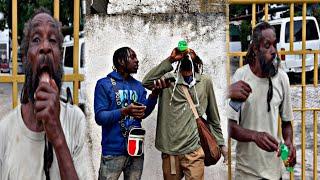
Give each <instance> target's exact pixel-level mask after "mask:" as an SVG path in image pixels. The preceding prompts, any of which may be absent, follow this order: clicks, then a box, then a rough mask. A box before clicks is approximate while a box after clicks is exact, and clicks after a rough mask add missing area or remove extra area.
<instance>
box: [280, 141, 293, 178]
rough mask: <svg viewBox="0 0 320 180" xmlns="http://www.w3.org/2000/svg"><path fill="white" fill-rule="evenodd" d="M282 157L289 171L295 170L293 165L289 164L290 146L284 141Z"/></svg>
mask: <svg viewBox="0 0 320 180" xmlns="http://www.w3.org/2000/svg"><path fill="white" fill-rule="evenodd" d="M279 150H280V157H281V159H282V161H283V162H284V165H285V166H286V169H287V171H288V172H293V167H290V166H289V162H288V157H289V148H288V146H286V145H285V144H284V143H280V147H279Z"/></svg>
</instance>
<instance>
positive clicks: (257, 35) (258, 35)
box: [245, 22, 275, 112]
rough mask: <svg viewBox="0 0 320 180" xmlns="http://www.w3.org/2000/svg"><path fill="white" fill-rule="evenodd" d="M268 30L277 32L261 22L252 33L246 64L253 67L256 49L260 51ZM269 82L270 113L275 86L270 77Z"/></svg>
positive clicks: (268, 99) (268, 103)
mask: <svg viewBox="0 0 320 180" xmlns="http://www.w3.org/2000/svg"><path fill="white" fill-rule="evenodd" d="M266 29H272V30H273V32H275V29H274V27H273V26H271V25H270V24H269V23H267V22H261V23H258V24H257V25H256V26H255V27H254V29H253V31H252V42H251V44H250V45H249V48H248V51H247V54H246V59H245V64H250V65H252V64H253V63H254V61H255V59H256V54H255V53H254V48H257V49H259V48H260V42H261V41H262V40H263V38H264V37H263V36H262V31H263V30H266ZM268 80H269V89H268V93H267V105H268V109H267V110H268V112H270V109H271V107H270V102H271V99H272V96H273V85H272V80H271V77H268Z"/></svg>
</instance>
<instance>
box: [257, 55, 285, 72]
mask: <svg viewBox="0 0 320 180" xmlns="http://www.w3.org/2000/svg"><path fill="white" fill-rule="evenodd" d="M258 58H259V62H260V65H261V70H262V72H263V74H266V75H267V76H268V77H273V76H275V75H276V74H277V73H278V68H279V66H280V60H279V59H278V58H277V57H276V56H272V61H269V62H267V60H266V58H265V57H264V56H263V55H259V56H258Z"/></svg>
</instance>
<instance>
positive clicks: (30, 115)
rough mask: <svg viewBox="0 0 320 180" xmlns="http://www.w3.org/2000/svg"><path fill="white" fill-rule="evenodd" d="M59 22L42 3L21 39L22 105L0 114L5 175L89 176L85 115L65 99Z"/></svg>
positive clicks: (0, 167)
mask: <svg viewBox="0 0 320 180" xmlns="http://www.w3.org/2000/svg"><path fill="white" fill-rule="evenodd" d="M62 43H63V35H62V33H61V25H60V23H59V22H58V21H57V20H55V19H53V17H52V16H51V15H50V13H49V12H48V11H47V10H45V9H39V10H38V11H37V12H36V13H35V14H34V15H33V16H32V18H31V19H30V20H29V21H28V22H27V23H26V24H25V27H24V39H23V41H22V44H21V50H22V54H23V59H24V62H25V63H26V72H25V74H26V81H25V83H24V86H23V91H22V94H21V95H22V97H21V105H19V106H18V107H17V108H15V109H14V110H13V111H12V112H10V113H9V114H8V115H6V116H5V117H4V118H3V119H2V120H0V179H2V180H7V179H27V180H29V179H30V180H31V179H32V180H33V179H79V178H81V179H86V178H87V169H88V165H87V163H86V162H87V161H86V160H85V155H84V153H85V146H84V143H85V117H84V115H83V113H82V112H81V110H80V109H79V108H77V107H76V106H72V105H70V104H65V103H63V102H60V100H59V99H60V98H59V94H60V88H61V80H62V76H63V69H62V61H61V60H62V58H61V49H62Z"/></svg>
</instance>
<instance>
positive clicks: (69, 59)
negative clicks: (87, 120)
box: [60, 37, 86, 111]
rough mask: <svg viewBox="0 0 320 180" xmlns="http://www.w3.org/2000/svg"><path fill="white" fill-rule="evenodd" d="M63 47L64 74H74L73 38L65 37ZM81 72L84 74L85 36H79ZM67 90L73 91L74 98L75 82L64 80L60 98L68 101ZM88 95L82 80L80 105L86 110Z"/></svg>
mask: <svg viewBox="0 0 320 180" xmlns="http://www.w3.org/2000/svg"><path fill="white" fill-rule="evenodd" d="M62 48H63V56H62V57H63V61H62V62H63V70H64V74H65V75H66V74H73V39H70V38H69V37H67V38H65V41H64V43H63V45H62ZM78 65H79V73H80V74H84V38H83V37H80V38H79V61H78ZM67 91H69V92H71V96H72V98H73V82H63V83H62V86H61V93H60V98H61V99H62V101H65V102H66V101H68V95H67ZM85 103H86V96H85V91H84V89H83V87H82V88H81V82H80V83H79V107H80V108H81V109H82V110H83V111H84V107H85Z"/></svg>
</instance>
